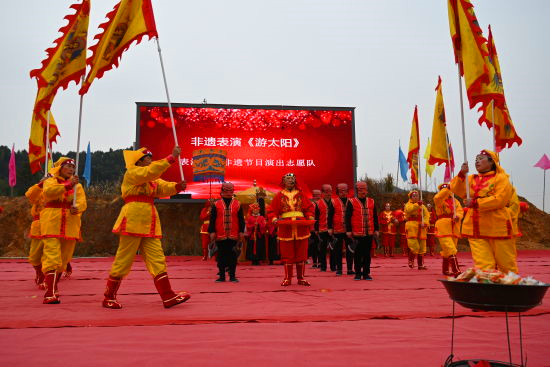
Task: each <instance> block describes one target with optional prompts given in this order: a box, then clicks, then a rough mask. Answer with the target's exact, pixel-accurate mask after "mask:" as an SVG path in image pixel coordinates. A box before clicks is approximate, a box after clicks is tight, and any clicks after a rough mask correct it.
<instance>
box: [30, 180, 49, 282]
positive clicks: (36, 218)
mask: <svg viewBox="0 0 550 367" xmlns="http://www.w3.org/2000/svg"><path fill="white" fill-rule="evenodd" d="M48 177H49V176H48ZM48 177H44V178H43V179H42V180H40V182H39V183H37V184H36V185H32V186H31V187H30V188H29V189H28V190H27V192H26V193H25V196H26V197H27V199H29V202H30V203H31V205H32V207H31V216H32V223H31V228H30V230H29V238H30V239H31V246H30V250H29V263H30V264H31V265H32V267H33V268H34V271H35V273H36V276H35V279H34V281H35V283H36V285H38V287H39V288H40V289H45V284H44V273H42V253H43V250H44V244H43V243H42V235H41V234H40V212H41V211H42V209H44V195H42V191H43V189H44V181H45V180H46V179H47V178H48Z"/></svg>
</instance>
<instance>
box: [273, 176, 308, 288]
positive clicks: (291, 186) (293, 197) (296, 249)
mask: <svg viewBox="0 0 550 367" xmlns="http://www.w3.org/2000/svg"><path fill="white" fill-rule="evenodd" d="M281 186H282V187H283V189H282V190H281V191H279V192H278V193H277V194H276V195H275V198H273V201H272V202H271V205H270V207H269V210H270V215H271V216H272V218H273V222H277V221H279V220H284V221H285V222H287V221H299V220H303V219H310V220H313V215H314V211H313V204H312V203H311V201H310V200H309V199H307V198H306V196H305V195H304V193H303V192H302V190H300V188H299V187H298V183H297V181H296V177H295V176H294V174H293V173H287V174H286V175H284V176H283V178H282V182H281ZM310 230H311V226H307V225H305V226H301V225H296V224H279V225H278V228H277V231H278V232H277V237H278V239H279V244H280V246H281V257H282V260H283V261H284V264H285V278H284V280H283V282H282V283H281V285H282V286H288V285H290V284H291V282H292V271H293V264H296V277H297V279H298V284H299V285H306V286H308V285H310V284H309V282H308V281H307V280H305V278H304V273H305V262H306V260H307V247H308V238H309V236H310Z"/></svg>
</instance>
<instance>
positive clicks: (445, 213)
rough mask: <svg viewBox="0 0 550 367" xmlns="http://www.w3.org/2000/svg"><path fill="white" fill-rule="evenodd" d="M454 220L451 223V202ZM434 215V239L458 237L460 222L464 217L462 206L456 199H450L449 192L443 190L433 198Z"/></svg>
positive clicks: (445, 189)
mask: <svg viewBox="0 0 550 367" xmlns="http://www.w3.org/2000/svg"><path fill="white" fill-rule="evenodd" d="M451 200H454V210H455V215H454V216H456V218H457V219H458V220H457V221H456V222H454V223H453V204H452V203H453V202H452V201H451ZM434 204H435V205H434V206H435V214H436V215H437V222H435V236H436V237H456V238H459V237H460V221H461V220H462V218H463V217H464V210H463V209H462V205H460V202H459V201H458V200H456V199H453V198H452V197H451V190H449V189H447V188H444V189H442V190H441V191H439V192H438V193H437V194H435V196H434Z"/></svg>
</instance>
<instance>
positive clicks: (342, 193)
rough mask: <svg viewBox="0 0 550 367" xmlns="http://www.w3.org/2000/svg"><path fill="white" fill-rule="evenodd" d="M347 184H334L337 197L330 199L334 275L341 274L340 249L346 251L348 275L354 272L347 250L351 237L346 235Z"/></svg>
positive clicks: (350, 255)
mask: <svg viewBox="0 0 550 367" xmlns="http://www.w3.org/2000/svg"><path fill="white" fill-rule="evenodd" d="M348 191H349V190H348V184H346V183H339V184H338V185H337V186H336V194H337V195H338V197H337V198H336V199H333V200H332V203H333V206H334V217H333V221H332V225H333V229H334V237H336V240H337V242H336V245H335V249H334V253H335V260H336V275H342V251H343V250H344V249H345V251H346V266H347V269H348V273H347V274H348V275H352V274H355V272H354V271H353V254H352V253H351V251H349V247H348V246H349V245H350V244H351V239H350V238H349V237H348V236H346V206H347V205H348V202H349V198H348Z"/></svg>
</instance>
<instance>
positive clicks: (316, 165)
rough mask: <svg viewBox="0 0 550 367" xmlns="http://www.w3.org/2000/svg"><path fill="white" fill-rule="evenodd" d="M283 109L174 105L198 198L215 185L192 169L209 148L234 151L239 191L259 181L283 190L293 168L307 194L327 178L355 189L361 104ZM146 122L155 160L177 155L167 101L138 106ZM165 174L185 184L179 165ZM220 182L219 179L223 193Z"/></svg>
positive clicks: (233, 175)
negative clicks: (198, 153) (197, 153)
mask: <svg viewBox="0 0 550 367" xmlns="http://www.w3.org/2000/svg"><path fill="white" fill-rule="evenodd" d="M183 106H185V107H183ZM191 106H192V107H191ZM283 108H284V109H280V108H277V109H274V108H270V107H252V106H246V107H238V108H236V107H234V106H227V107H226V106H220V105H216V106H215V107H213V106H212V105H172V110H173V114H174V120H175V125H176V133H177V136H178V142H179V145H180V147H181V149H182V154H181V158H182V167H183V173H184V176H185V179H186V181H187V189H186V193H189V194H191V197H192V198H193V199H205V198H208V197H209V192H210V184H209V183H205V182H194V181H193V170H192V156H193V151H194V150H196V149H208V148H214V149H223V150H226V151H227V165H226V171H225V181H230V182H233V183H234V184H235V191H242V190H245V189H248V188H250V187H252V186H253V181H254V180H256V183H257V186H261V187H264V188H265V189H266V190H269V191H272V192H277V191H279V190H280V182H281V177H282V176H283V175H284V174H285V173H288V172H293V173H294V174H295V175H296V176H297V180H298V184H299V186H300V187H301V188H302V189H303V190H304V191H305V192H306V194H307V195H311V190H313V189H319V188H320V187H321V185H322V184H324V183H329V184H332V186H333V188H335V185H336V184H337V183H341V182H345V183H347V184H348V185H349V187H350V188H352V187H353V182H354V180H355V162H354V151H355V145H354V137H353V109H351V108H346V109H342V108H338V109H330V108H304V109H299V108H296V107H292V108H289V107H283ZM138 121H139V122H138V123H139V128H138V137H137V142H138V144H139V146H140V147H147V148H148V149H149V150H150V151H152V152H153V154H154V157H153V159H160V158H162V157H165V156H167V155H169V154H171V152H172V148H173V146H174V138H173V134H172V127H171V122H170V117H169V111H168V108H167V107H166V104H138ZM239 144H240V145H239ZM162 178H163V179H165V180H168V181H180V174H179V169H178V167H177V166H176V165H173V166H172V167H170V169H169V170H168V171H167V172H166V173H165V174H164V175H163V177H162ZM219 185H220V184H219V183H217V182H216V183H213V184H212V193H213V195H214V196H215V197H217V196H218V193H219Z"/></svg>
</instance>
